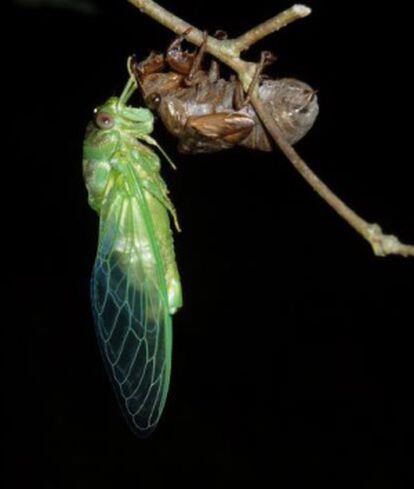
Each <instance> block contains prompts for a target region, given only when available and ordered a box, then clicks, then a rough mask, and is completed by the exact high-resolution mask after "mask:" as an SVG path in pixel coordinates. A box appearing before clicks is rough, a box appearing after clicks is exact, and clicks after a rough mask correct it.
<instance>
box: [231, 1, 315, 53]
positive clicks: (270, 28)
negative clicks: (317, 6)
mask: <svg viewBox="0 0 414 489" xmlns="http://www.w3.org/2000/svg"><path fill="white" fill-rule="evenodd" d="M311 12H312V10H311V9H310V8H309V7H307V6H306V5H300V4H298V5H293V7H290V8H289V9H287V10H285V11H283V12H281V13H280V14H278V15H276V16H275V17H272V18H271V19H269V20H266V22H263V23H262V24H259V25H258V26H256V27H254V28H253V29H250V30H249V31H247V32H246V33H245V34H243V35H241V36H239V37H237V38H236V39H234V40H233V41H231V42H233V44H234V49H235V51H236V52H238V53H240V52H241V51H245V50H246V49H249V48H250V47H251V46H252V45H253V44H255V43H256V42H258V41H260V40H261V39H263V38H264V37H266V36H268V35H269V34H272V33H273V32H276V31H279V30H280V29H282V28H283V27H286V26H287V25H289V24H291V23H292V22H294V21H295V20H298V19H302V18H303V17H307V16H308V15H309V14H310V13H311Z"/></svg>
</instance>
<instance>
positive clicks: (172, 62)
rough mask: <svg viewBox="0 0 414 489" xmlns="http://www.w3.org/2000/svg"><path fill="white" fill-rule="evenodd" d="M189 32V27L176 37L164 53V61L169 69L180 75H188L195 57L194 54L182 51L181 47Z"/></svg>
mask: <svg viewBox="0 0 414 489" xmlns="http://www.w3.org/2000/svg"><path fill="white" fill-rule="evenodd" d="M190 31H191V27H190V28H189V29H187V30H186V31H185V32H183V33H182V34H181V35H179V36H177V37H176V38H175V39H174V40H173V42H172V43H171V44H170V45H169V46H168V48H167V53H166V61H167V63H168V64H169V66H170V68H171V69H172V70H173V71H176V72H177V73H180V74H182V75H188V74H189V73H190V71H191V67H192V66H193V62H194V58H195V57H196V55H197V54H196V52H193V53H190V52H189V51H184V50H183V48H182V46H181V44H182V42H183V41H184V39H185V38H186V36H187V34H188V33H189V32H190Z"/></svg>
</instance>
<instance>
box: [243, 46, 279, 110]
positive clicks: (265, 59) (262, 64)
mask: <svg viewBox="0 0 414 489" xmlns="http://www.w3.org/2000/svg"><path fill="white" fill-rule="evenodd" d="M275 60H276V56H275V55H274V54H272V53H271V52H270V51H263V52H262V53H261V55H260V61H259V63H258V64H257V68H256V71H255V73H254V75H253V78H252V81H251V83H250V86H249V89H248V90H247V93H246V95H244V90H243V87H242V85H241V83H240V82H238V84H237V86H236V90H235V92H234V106H235V108H236V110H240V109H242V108H243V107H246V105H249V103H250V99H251V97H252V95H253V92H254V91H255V90H256V88H257V87H258V85H259V83H260V80H261V78H262V75H263V70H264V69H265V68H266V66H269V65H270V64H272V63H273V62H274V61H275Z"/></svg>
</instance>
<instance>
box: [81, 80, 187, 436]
mask: <svg viewBox="0 0 414 489" xmlns="http://www.w3.org/2000/svg"><path fill="white" fill-rule="evenodd" d="M134 83H135V82H134V81H133V80H132V78H130V80H129V81H128V84H127V85H126V87H125V89H124V91H123V93H122V95H121V97H120V98H116V97H112V98H110V99H109V100H108V101H107V102H106V103H104V104H103V105H102V106H100V107H99V108H97V109H95V112H94V119H93V121H91V122H90V123H89V124H88V126H87V129H86V135H85V141H84V159H83V172H84V179H85V183H86V187H87V190H88V198H89V204H90V206H91V207H92V208H93V209H94V210H95V211H96V212H97V213H98V214H99V216H100V228H99V244H98V251H97V255H96V261H95V265H94V268H93V274H92V280H91V299H92V309H93V313H94V318H95V325H96V332H97V336H98V342H99V345H100V349H101V351H102V355H103V357H104V362H105V364H106V367H107V371H108V374H109V377H110V378H111V380H112V384H113V386H114V389H115V392H116V394H117V398H118V401H119V404H120V406H121V409H122V412H123V414H124V416H125V418H126V419H127V421H128V424H129V425H130V427H131V428H132V430H133V431H134V432H135V433H137V434H138V435H140V436H147V435H149V434H150V433H151V432H152V430H154V428H155V427H156V425H157V423H158V421H159V419H160V416H161V413H162V411H163V408H164V405H165V401H166V397H167V392H168V386H169V381H170V372H171V354H172V322H171V316H172V314H174V313H175V312H176V311H177V309H178V308H180V307H181V305H182V294H181V284H180V277H179V274H178V270H177V265H176V261H175V255H174V244H173V236H172V231H171V227H170V215H171V216H172V218H173V220H174V222H175V225H176V227H177V229H179V226H178V223H177V217H176V213H175V209H174V206H173V204H172V203H171V201H170V199H169V197H168V189H167V187H166V185H165V183H164V181H163V180H162V178H161V176H160V161H159V158H158V156H157V155H156V154H155V153H154V151H153V150H152V149H151V146H157V147H158V145H157V143H156V142H155V140H154V139H153V138H151V136H150V133H151V132H152V130H153V122H154V118H153V115H152V113H151V112H150V111H149V110H148V109H145V108H136V107H131V106H128V105H127V101H128V100H129V98H130V96H131V95H132V93H133V92H134V90H135V85H134Z"/></svg>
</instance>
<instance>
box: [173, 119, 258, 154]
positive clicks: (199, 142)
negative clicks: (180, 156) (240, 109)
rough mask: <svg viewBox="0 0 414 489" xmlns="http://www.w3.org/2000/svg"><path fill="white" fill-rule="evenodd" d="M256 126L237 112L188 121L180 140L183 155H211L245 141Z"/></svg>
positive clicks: (251, 120) (252, 121)
mask: <svg viewBox="0 0 414 489" xmlns="http://www.w3.org/2000/svg"><path fill="white" fill-rule="evenodd" d="M254 125H255V122H254V120H253V119H251V118H250V117H249V116H248V115H246V114H241V113H237V112H220V113H216V114H208V115H203V116H192V117H189V118H188V119H187V123H186V126H185V132H184V134H183V136H182V137H181V138H180V144H179V150H180V151H181V152H182V153H211V152H214V151H220V150H222V149H228V148H231V147H233V146H235V145H236V144H239V143H240V142H241V141H243V140H244V139H245V138H246V137H247V136H248V135H249V134H250V132H251V130H252V129H253V127H254Z"/></svg>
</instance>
